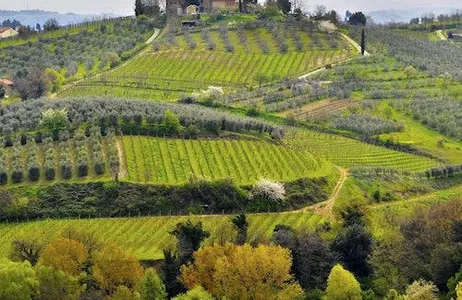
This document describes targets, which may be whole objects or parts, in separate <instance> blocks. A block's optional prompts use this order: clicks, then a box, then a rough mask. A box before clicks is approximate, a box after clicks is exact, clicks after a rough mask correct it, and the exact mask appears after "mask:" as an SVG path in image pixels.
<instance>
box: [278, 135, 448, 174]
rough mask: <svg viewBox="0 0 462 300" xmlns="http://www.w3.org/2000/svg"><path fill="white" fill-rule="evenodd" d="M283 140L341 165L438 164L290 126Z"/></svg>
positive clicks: (414, 167) (416, 167) (409, 167)
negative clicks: (290, 128)
mask: <svg viewBox="0 0 462 300" xmlns="http://www.w3.org/2000/svg"><path fill="white" fill-rule="evenodd" d="M284 142H285V144H286V145H287V146H288V147H291V148H292V149H295V150H298V151H307V152H309V153H313V154H315V155H316V156H317V157H323V158H325V159H327V160H329V161H332V162H333V163H335V164H338V165H340V166H343V167H356V166H375V167H386V168H396V169H398V170H402V171H409V172H419V171H424V170H427V169H429V168H432V167H436V166H439V165H440V163H438V162H437V161H435V160H432V159H429V158H426V157H421V156H417V155H412V154H408V153H403V152H398V151H394V150H390V149H386V148H382V147H378V146H374V145H369V144H364V143H361V142H359V141H356V140H353V139H349V138H345V137H342V136H338V135H331V134H325V133H319V132H315V131H310V130H291V131H290V132H288V133H286V137H285V139H284Z"/></svg>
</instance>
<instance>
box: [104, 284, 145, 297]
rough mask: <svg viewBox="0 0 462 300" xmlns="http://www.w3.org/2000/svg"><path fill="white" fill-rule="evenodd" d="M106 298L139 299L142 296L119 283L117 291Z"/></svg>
mask: <svg viewBox="0 0 462 300" xmlns="http://www.w3.org/2000/svg"><path fill="white" fill-rule="evenodd" d="M104 299H106V300H139V299H140V296H139V294H138V293H137V292H134V291H132V290H130V289H129V288H128V287H126V286H124V285H119V286H118V287H117V289H116V291H115V292H114V293H113V294H112V295H111V296H108V297H105V298H104Z"/></svg>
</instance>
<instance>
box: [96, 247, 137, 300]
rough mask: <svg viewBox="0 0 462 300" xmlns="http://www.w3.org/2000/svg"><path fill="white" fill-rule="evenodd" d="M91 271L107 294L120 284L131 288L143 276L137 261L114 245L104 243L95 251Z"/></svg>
mask: <svg viewBox="0 0 462 300" xmlns="http://www.w3.org/2000/svg"><path fill="white" fill-rule="evenodd" d="M92 271H93V277H94V278H95V280H96V282H97V283H98V285H99V286H100V288H102V289H104V290H105V291H106V292H107V293H108V294H109V295H111V294H113V293H114V292H115V291H116V289H117V287H118V286H120V285H124V286H126V287H127V288H130V289H133V288H134V287H135V286H136V285H137V284H138V282H139V281H140V279H141V277H142V276H143V270H142V268H141V266H140V264H139V263H138V261H137V260H136V259H135V258H134V257H133V256H131V255H129V254H127V253H125V252H124V251H123V250H122V249H120V248H119V247H117V246H114V245H106V246H105V247H104V248H103V249H102V250H100V251H98V252H96V254H95V258H94V265H93V268H92Z"/></svg>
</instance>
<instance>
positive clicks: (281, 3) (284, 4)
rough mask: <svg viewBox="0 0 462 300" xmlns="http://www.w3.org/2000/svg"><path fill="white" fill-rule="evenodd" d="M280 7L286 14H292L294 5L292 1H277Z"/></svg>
mask: <svg viewBox="0 0 462 300" xmlns="http://www.w3.org/2000/svg"><path fill="white" fill-rule="evenodd" d="M277 3H278V6H279V8H280V9H281V11H282V12H283V13H284V14H288V13H290V10H291V8H292V3H291V2H290V0H277Z"/></svg>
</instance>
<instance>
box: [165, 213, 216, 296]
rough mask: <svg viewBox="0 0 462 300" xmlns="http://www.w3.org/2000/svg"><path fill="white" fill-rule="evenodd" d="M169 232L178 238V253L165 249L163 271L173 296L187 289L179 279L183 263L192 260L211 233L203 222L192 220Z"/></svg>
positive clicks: (178, 225)
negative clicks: (203, 225)
mask: <svg viewBox="0 0 462 300" xmlns="http://www.w3.org/2000/svg"><path fill="white" fill-rule="evenodd" d="M169 233H170V234H171V235H173V236H175V237H176V238H177V240H178V243H177V251H178V255H173V253H172V252H171V251H169V250H167V251H164V257H165V259H164V263H163V265H162V273H163V277H164V283H165V288H166V290H167V293H168V295H169V297H170V298H172V297H174V296H176V295H177V294H179V293H182V292H184V291H185V290H186V289H185V287H184V286H183V284H182V283H181V282H180V281H179V279H178V278H179V277H178V276H179V275H180V267H181V265H184V264H187V263H188V262H191V261H192V258H193V254H194V252H195V251H197V250H198V249H199V247H200V245H201V243H202V241H203V240H204V239H206V238H207V237H209V236H210V233H209V232H208V231H205V230H204V229H203V228H202V223H201V222H198V223H196V224H194V223H192V222H191V220H188V221H187V222H185V223H182V222H181V223H178V224H176V227H175V229H174V230H172V231H171V232H169Z"/></svg>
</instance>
